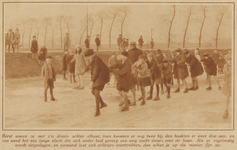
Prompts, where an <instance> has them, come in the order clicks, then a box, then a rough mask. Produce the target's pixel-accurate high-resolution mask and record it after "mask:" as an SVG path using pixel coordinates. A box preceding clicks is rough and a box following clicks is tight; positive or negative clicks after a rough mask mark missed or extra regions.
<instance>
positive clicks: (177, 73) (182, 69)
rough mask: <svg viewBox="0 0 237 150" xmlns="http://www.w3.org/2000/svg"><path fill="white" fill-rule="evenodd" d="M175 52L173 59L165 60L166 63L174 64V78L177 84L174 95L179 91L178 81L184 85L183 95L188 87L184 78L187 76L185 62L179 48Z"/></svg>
mask: <svg viewBox="0 0 237 150" xmlns="http://www.w3.org/2000/svg"><path fill="white" fill-rule="evenodd" d="M175 51H176V56H175V57H174V58H171V59H170V58H167V59H168V61H171V62H172V63H174V70H173V72H174V78H175V79H177V84H178V87H177V89H176V90H175V91H174V92H175V93H177V92H179V91H180V80H182V81H183V83H184V85H185V89H184V91H183V92H184V93H188V85H187V82H186V78H187V77H188V76H189V74H188V67H187V65H186V64H185V62H186V58H185V56H184V55H183V54H182V50H181V49H180V48H179V49H177V50H175Z"/></svg>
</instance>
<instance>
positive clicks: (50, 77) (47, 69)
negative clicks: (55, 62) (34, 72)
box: [41, 56, 56, 102]
mask: <svg viewBox="0 0 237 150" xmlns="http://www.w3.org/2000/svg"><path fill="white" fill-rule="evenodd" d="M41 75H42V76H43V77H44V101H45V102H47V91H48V88H49V89H50V95H51V100H52V101H56V99H55V98H54V96H53V88H54V81H56V72H55V70H54V67H53V66H52V57H51V56H48V57H46V63H45V64H44V65H43V67H42V69H41Z"/></svg>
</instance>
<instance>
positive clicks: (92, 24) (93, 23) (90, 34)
mask: <svg viewBox="0 0 237 150" xmlns="http://www.w3.org/2000/svg"><path fill="white" fill-rule="evenodd" d="M93 26H94V23H92V25H91V31H90V41H91V33H92V29H93Z"/></svg>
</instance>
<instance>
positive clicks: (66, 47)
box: [64, 33, 70, 50]
mask: <svg viewBox="0 0 237 150" xmlns="http://www.w3.org/2000/svg"><path fill="white" fill-rule="evenodd" d="M69 47H70V38H69V35H68V33H66V36H65V37H64V50H68V48H69Z"/></svg>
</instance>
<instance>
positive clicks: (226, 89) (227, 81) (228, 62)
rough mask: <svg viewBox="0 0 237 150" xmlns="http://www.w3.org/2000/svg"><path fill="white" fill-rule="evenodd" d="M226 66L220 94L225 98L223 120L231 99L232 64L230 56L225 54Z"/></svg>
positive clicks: (226, 115) (226, 114)
mask: <svg viewBox="0 0 237 150" xmlns="http://www.w3.org/2000/svg"><path fill="white" fill-rule="evenodd" d="M225 60H226V64H225V65H224V69H223V71H224V75H225V77H224V81H225V82H224V85H223V90H222V93H223V94H224V95H225V96H226V101H225V113H224V114H223V118H227V117H228V115H229V113H228V108H229V100H230V97H231V83H232V79H231V76H232V71H231V64H232V58H231V55H230V54H227V55H226V56H225Z"/></svg>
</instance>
